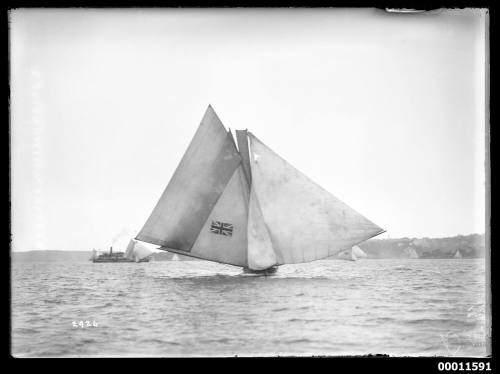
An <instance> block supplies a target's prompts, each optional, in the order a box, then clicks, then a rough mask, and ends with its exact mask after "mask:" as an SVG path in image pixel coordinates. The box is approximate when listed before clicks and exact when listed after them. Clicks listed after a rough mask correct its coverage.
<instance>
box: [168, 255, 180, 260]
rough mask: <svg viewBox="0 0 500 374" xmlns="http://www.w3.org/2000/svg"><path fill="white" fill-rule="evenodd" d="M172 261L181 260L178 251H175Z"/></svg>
mask: <svg viewBox="0 0 500 374" xmlns="http://www.w3.org/2000/svg"><path fill="white" fill-rule="evenodd" d="M170 261H180V258H179V256H177V254H176V253H174V255H173V256H172V259H171V260H170Z"/></svg>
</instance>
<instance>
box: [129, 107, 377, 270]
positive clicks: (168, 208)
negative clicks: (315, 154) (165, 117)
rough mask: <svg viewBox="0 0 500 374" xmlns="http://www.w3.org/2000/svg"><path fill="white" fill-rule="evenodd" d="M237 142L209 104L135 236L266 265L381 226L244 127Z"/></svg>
mask: <svg viewBox="0 0 500 374" xmlns="http://www.w3.org/2000/svg"><path fill="white" fill-rule="evenodd" d="M236 139H237V143H238V148H236V144H235V142H234V139H233V137H232V135H231V133H230V132H229V131H226V129H225V128H224V126H223V125H222V123H221V121H220V120H219V118H218V117H217V115H216V114H215V112H214V110H213V109H212V107H211V106H209V107H208V109H207V111H206V113H205V115H204V117H203V120H202V121H201V124H200V125H199V127H198V130H197V131H196V133H195V135H194V138H193V140H192V141H191V143H190V145H189V147H188V149H187V150H186V153H185V154H184V156H183V158H182V160H181V162H180V164H179V166H178V167H177V169H176V171H175V173H174V175H173V176H172V179H171V180H170V182H169V183H168V185H167V187H166V189H165V191H164V192H163V194H162V196H161V197H160V200H159V201H158V203H157V204H156V206H155V208H154V210H153V212H152V213H151V215H150V217H149V218H148V220H147V221H146V223H145V224H144V227H143V228H142V230H141V231H140V232H139V234H138V235H137V237H136V239H138V240H141V241H145V242H148V243H152V244H159V245H161V249H163V250H167V251H169V252H173V253H178V254H181V255H186V256H191V257H197V258H201V259H205V260H210V261H216V262H221V263H225V264H231V265H236V266H241V267H245V268H249V269H252V270H265V269H267V268H270V267H272V266H275V265H282V264H290V263H300V262H309V261H313V260H318V259H321V258H325V257H329V256H332V255H336V254H337V253H339V252H340V251H342V250H346V249H349V251H350V252H351V248H352V246H354V245H356V244H358V243H361V242H362V241H364V240H367V239H369V238H371V237H373V236H375V235H378V234H381V233H382V232H384V230H382V229H381V228H380V227H378V226H377V225H375V224H374V223H373V222H371V221H369V220H368V219H366V218H365V217H363V216H362V215H361V214H359V213H357V212H356V211H355V210H354V209H352V208H350V207H349V206H347V205H346V204H344V203H343V202H342V201H340V200H339V199H337V198H336V197H334V196H333V195H331V194H330V193H329V192H327V191H325V190H324V189H323V188H321V187H320V186H318V185H317V184H315V183H314V182H312V181H311V180H310V179H309V178H307V177H306V176H305V175H304V174H302V173H300V172H299V171H298V170H297V169H295V168H294V167H293V166H291V165H290V164H289V163H287V162H286V161H285V160H284V159H282V158H281V157H280V156H278V155H277V154H276V153H274V152H273V151H272V150H271V149H270V148H268V147H267V146H266V145H264V144H263V143H262V142H261V141H260V140H258V139H257V138H256V137H255V136H254V135H252V134H251V133H249V132H247V130H237V131H236Z"/></svg>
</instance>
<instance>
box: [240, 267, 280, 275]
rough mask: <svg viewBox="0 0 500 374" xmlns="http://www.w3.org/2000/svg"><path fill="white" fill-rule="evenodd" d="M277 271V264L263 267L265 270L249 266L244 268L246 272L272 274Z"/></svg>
mask: <svg viewBox="0 0 500 374" xmlns="http://www.w3.org/2000/svg"><path fill="white" fill-rule="evenodd" d="M277 271H278V267H277V266H271V267H270V268H267V269H263V270H253V269H249V268H243V273H244V274H256V275H272V274H275V273H276V272H277Z"/></svg>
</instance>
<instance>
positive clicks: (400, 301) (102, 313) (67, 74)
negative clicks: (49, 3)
mask: <svg viewBox="0 0 500 374" xmlns="http://www.w3.org/2000/svg"><path fill="white" fill-rule="evenodd" d="M8 22H9V25H8V40H9V51H8V58H9V63H8V64H9V89H10V97H9V116H10V125H9V139H10V204H11V208H10V209H11V211H10V218H11V226H10V230H11V242H10V243H11V248H10V269H11V270H10V271H11V272H10V277H11V278H10V289H11V290H10V291H11V298H10V301H11V303H10V319H11V331H10V342H11V345H10V354H11V356H13V357H15V358H94V357H118V358H122V357H123V358H129V357H235V356H236V357H278V356H279V357H317V356H321V357H325V356H326V357H344V356H348V357H360V356H361V357H366V356H373V355H376V356H383V357H444V358H449V357H454V358H456V357H466V358H477V359H478V360H479V359H481V358H487V357H491V296H490V295H491V284H490V200H489V193H490V192H489V178H490V172H489V126H490V124H489V11H488V9H486V8H461V9H459V8H456V9H451V8H450V9H445V8H441V9H433V10H422V11H419V10H412V9H387V8H385V9H384V8H182V7H181V8H71V7H67V8H15V9H10V10H9V13H8ZM467 363H468V362H464V363H463V365H466V364H467ZM447 364H449V362H448V363H447ZM476 364H477V362H476ZM479 364H482V365H483V369H481V370H489V366H485V365H489V363H486V364H485V363H484V362H479ZM440 365H441V364H440ZM442 365H443V367H442V368H439V370H450V368H451V366H450V368H448V367H446V366H444V365H445V364H444V363H443V364H442ZM458 369H459V368H458V367H457V370H458ZM476 369H478V367H477V365H476ZM479 369H480V368H479ZM460 370H474V369H473V368H472V369H471V368H467V367H465V366H464V367H463V368H462V369H460Z"/></svg>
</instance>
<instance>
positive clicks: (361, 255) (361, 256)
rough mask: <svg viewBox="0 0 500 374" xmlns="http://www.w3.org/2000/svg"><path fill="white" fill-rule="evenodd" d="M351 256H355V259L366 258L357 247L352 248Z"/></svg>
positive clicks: (363, 252)
mask: <svg viewBox="0 0 500 374" xmlns="http://www.w3.org/2000/svg"><path fill="white" fill-rule="evenodd" d="M351 251H352V254H353V255H354V256H356V258H357V259H361V258H367V257H368V255H367V254H366V253H365V251H363V250H362V249H361V248H359V247H358V246H357V245H355V246H353V247H352V250H351Z"/></svg>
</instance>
